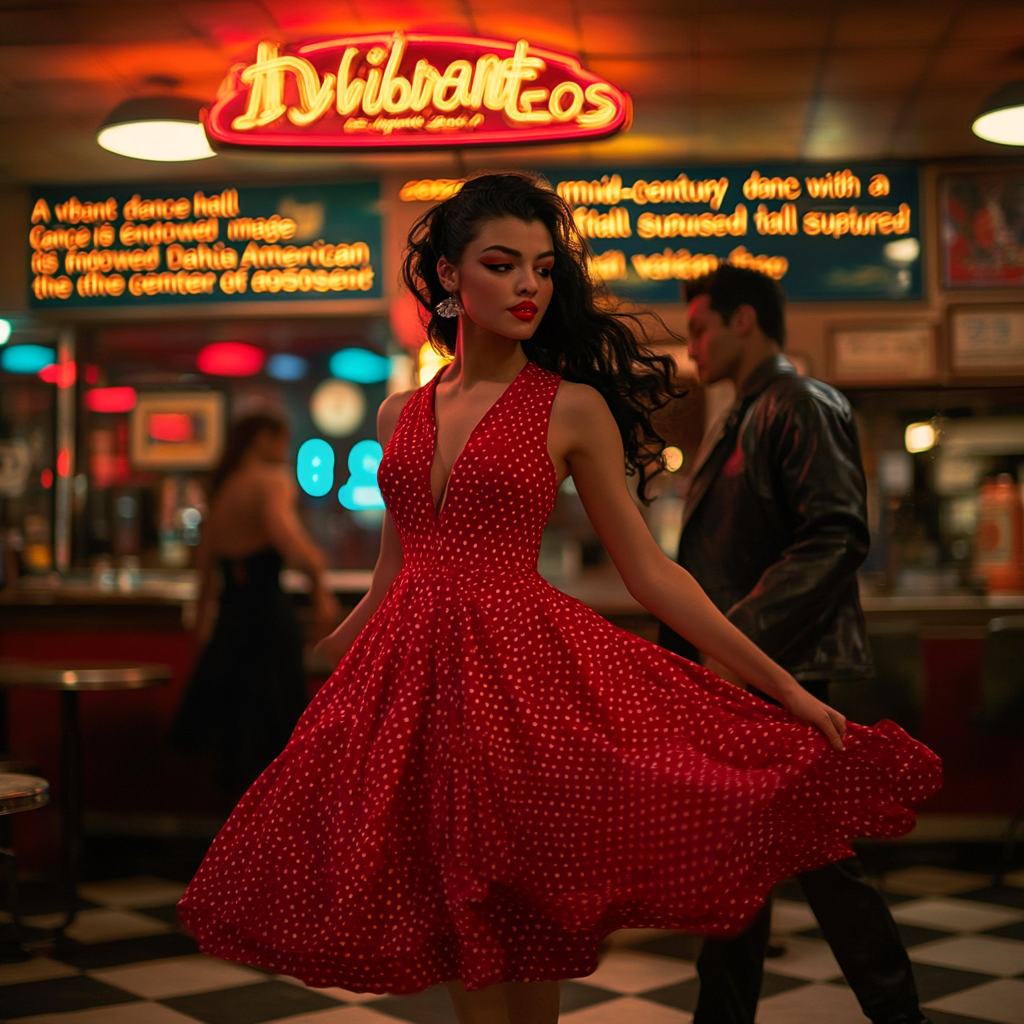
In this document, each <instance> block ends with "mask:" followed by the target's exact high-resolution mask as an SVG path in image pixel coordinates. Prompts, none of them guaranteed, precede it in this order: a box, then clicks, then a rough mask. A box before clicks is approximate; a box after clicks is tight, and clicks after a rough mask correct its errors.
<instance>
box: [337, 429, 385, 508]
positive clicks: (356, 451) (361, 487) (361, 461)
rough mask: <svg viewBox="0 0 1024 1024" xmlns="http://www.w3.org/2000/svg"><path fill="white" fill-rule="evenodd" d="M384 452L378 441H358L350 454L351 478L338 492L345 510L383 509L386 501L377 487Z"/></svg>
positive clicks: (339, 499) (349, 467)
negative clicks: (378, 468)
mask: <svg viewBox="0 0 1024 1024" xmlns="http://www.w3.org/2000/svg"><path fill="white" fill-rule="evenodd" d="M383 455H384V451H383V449H382V448H381V446H380V445H379V444H378V443H377V442H376V441H369V440H367V441H357V442H356V443H355V444H354V445H353V446H352V450H351V451H350V452H349V453H348V469H349V473H350V474H351V476H349V478H348V480H347V481H346V482H345V483H344V484H343V485H342V487H341V489H340V490H339V491H338V501H340V502H341V503H342V505H344V506H345V508H348V509H352V510H353V511H354V512H355V511H360V510H362V509H382V508H384V499H383V498H382V497H381V495H380V488H379V487H378V486H377V467H378V466H379V465H380V460H381V458H382V456H383Z"/></svg>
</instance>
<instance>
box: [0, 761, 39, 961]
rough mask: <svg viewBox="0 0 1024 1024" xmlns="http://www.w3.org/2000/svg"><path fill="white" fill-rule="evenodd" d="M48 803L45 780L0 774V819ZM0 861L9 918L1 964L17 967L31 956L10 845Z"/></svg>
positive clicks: (1, 944) (3, 849) (2, 851)
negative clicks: (24, 934) (23, 938)
mask: <svg viewBox="0 0 1024 1024" xmlns="http://www.w3.org/2000/svg"><path fill="white" fill-rule="evenodd" d="M49 799H50V784H49V783H48V782H47V781H46V779H41V778H39V777H38V776H35V775H15V774H13V773H11V772H0V815H7V814H17V813H18V812H19V811H31V810H34V809H35V808H36V807H42V806H43V804H45V803H46V802H47V801H48V800H49ZM0 858H2V859H3V860H4V861H6V863H7V909H8V912H9V913H10V915H11V938H10V940H9V941H8V940H4V941H3V942H0V963H5V964H9V963H18V962H20V961H22V960H28V959H29V957H31V955H32V954H31V953H30V952H29V951H28V950H27V949H25V947H24V946H23V945H22V944H21V916H20V914H19V902H20V901H19V899H18V896H19V891H18V858H17V857H16V856H15V853H14V847H13V845H10V846H9V845H6V844H5V845H3V846H0Z"/></svg>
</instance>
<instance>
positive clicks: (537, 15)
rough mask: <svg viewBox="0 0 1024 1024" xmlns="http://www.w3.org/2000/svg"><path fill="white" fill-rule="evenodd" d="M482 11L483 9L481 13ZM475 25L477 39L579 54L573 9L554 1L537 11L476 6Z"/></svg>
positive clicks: (556, 0) (568, 4)
mask: <svg viewBox="0 0 1024 1024" xmlns="http://www.w3.org/2000/svg"><path fill="white" fill-rule="evenodd" d="M481 8H482V9H481ZM473 20H474V23H475V25H476V30H477V32H479V33H480V35H482V36H485V37H488V38H491V39H510V40H515V39H526V40H528V41H529V42H531V43H533V44H534V45H535V46H540V47H548V48H550V49H552V50H558V51H561V52H566V53H578V52H579V51H580V34H579V32H578V31H577V24H576V19H575V17H574V15H573V5H572V4H571V3H567V2H565V0H554V2H545V3H544V4H542V5H539V8H538V9H532V10H531V9H524V10H521V11H519V10H509V9H508V8H505V9H504V10H502V9H500V8H499V6H498V5H497V4H492V5H477V7H476V9H475V12H474V19H473Z"/></svg>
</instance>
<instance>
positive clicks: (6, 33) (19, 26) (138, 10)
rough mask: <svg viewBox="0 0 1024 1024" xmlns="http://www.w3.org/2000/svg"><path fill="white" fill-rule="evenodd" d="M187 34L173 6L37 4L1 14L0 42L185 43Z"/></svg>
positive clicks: (186, 25) (186, 26) (7, 43)
mask: <svg viewBox="0 0 1024 1024" xmlns="http://www.w3.org/2000/svg"><path fill="white" fill-rule="evenodd" d="M190 34H191V32H190V29H189V26H188V23H187V22H186V21H185V20H184V19H183V18H182V17H181V16H180V15H179V13H178V12H177V11H176V10H175V8H174V6H173V5H172V4H162V5H161V4H109V3H103V4H96V5H94V6H89V7H81V6H77V5H69V4H66V3H37V4H33V5H32V6H30V7H26V8H22V9H21V10H13V11H12V10H0V41H2V42H3V43H4V44H5V45H26V44H33V43H35V44H47V43H80V42H96V43H101V42H126V41H129V40H139V39H159V38H164V39H184V38H187V37H188V36H189V35H190Z"/></svg>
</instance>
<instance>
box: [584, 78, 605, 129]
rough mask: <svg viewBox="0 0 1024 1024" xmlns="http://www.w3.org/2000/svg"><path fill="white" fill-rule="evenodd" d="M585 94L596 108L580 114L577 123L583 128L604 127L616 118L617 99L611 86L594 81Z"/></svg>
mask: <svg viewBox="0 0 1024 1024" xmlns="http://www.w3.org/2000/svg"><path fill="white" fill-rule="evenodd" d="M585 96H586V98H587V102H588V103H592V104H593V105H594V109H593V110H588V111H587V112H586V113H585V114H580V115H579V117H577V118H576V123H577V124H578V125H579V126H580V127H581V128H603V127H604V126H605V125H606V124H611V123H612V121H613V120H614V118H615V99H614V96H613V95H612V92H611V86H610V85H606V84H605V83H604V82H594V83H593V84H592V85H588V86H587V91H586V93H585Z"/></svg>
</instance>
